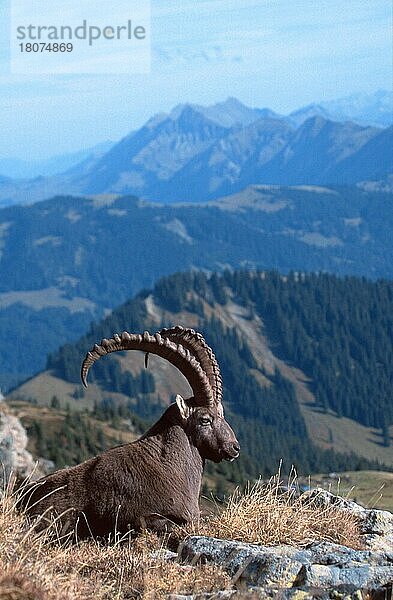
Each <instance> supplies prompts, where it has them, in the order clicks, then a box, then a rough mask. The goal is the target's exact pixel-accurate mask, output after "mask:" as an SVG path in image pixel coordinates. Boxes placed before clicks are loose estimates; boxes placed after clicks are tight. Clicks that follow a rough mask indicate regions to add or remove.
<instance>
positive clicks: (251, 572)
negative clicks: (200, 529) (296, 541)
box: [180, 536, 311, 588]
mask: <svg viewBox="0 0 393 600" xmlns="http://www.w3.org/2000/svg"><path fill="white" fill-rule="evenodd" d="M180 557H181V559H183V560H192V561H193V562H194V563H195V561H196V560H201V561H207V562H214V563H216V564H218V565H220V566H221V567H223V568H224V569H225V570H226V571H227V572H228V573H229V574H230V575H231V577H232V578H233V580H234V581H235V582H238V583H240V584H241V583H246V584H247V585H252V586H259V587H260V586H266V585H269V586H270V585H273V586H274V585H277V586H280V587H284V588H286V587H290V586H292V585H294V583H295V581H296V579H297V577H298V574H299V572H300V570H301V568H302V566H303V564H307V562H308V560H309V559H310V557H311V554H310V552H309V551H308V550H298V549H297V548H293V547H291V546H278V547H275V548H270V547H267V546H258V545H256V544H244V543H242V542H234V541H230V540H219V539H216V538H209V537H204V536H192V537H190V538H188V539H187V540H186V541H185V543H184V544H183V547H182V548H181V552H180Z"/></svg>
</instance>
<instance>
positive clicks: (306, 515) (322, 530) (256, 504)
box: [186, 473, 362, 548]
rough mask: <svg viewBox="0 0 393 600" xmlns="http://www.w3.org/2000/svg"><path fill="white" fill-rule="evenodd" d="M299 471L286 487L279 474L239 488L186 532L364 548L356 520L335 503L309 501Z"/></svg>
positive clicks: (266, 541)
mask: <svg viewBox="0 0 393 600" xmlns="http://www.w3.org/2000/svg"><path fill="white" fill-rule="evenodd" d="M296 482H297V480H296V475H294V476H293V477H290V480H289V482H288V486H287V488H288V489H289V490H290V491H283V487H282V482H281V480H280V473H278V474H277V475H276V476H274V477H272V478H271V479H270V481H269V482H268V483H267V484H261V482H257V483H256V484H254V485H252V486H250V485H249V486H248V487H247V488H246V490H245V491H244V492H242V493H241V492H240V491H239V490H236V491H235V492H234V493H233V494H232V495H231V496H230V497H229V499H228V502H227V504H226V506H225V508H224V509H223V510H221V511H220V510H218V511H216V514H215V515H213V516H210V517H208V518H206V519H203V520H201V521H200V523H198V524H195V525H192V526H190V527H188V528H187V529H186V533H187V534H188V535H190V534H192V535H208V536H214V537H218V538H224V539H231V540H236V541H241V542H250V543H254V544H261V545H266V546H275V545H278V544H289V545H293V546H298V547H304V546H307V545H309V544H311V543H312V542H315V541H321V540H327V541H329V542H335V543H338V544H343V545H346V546H350V547H352V548H361V547H362V543H361V537H360V526H359V521H358V519H357V518H356V517H355V516H354V515H352V514H350V513H348V512H344V511H342V510H339V509H337V508H335V507H334V506H328V507H320V506H318V505H317V504H318V503H317V502H315V501H314V502H312V503H311V502H310V503H307V504H306V503H305V502H304V501H303V500H302V497H301V496H298V494H297V490H296Z"/></svg>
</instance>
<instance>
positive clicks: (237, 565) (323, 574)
mask: <svg viewBox="0 0 393 600" xmlns="http://www.w3.org/2000/svg"><path fill="white" fill-rule="evenodd" d="M316 499H317V500H318V502H319V503H322V504H323V503H325V505H327V504H334V505H335V506H336V507H338V508H339V509H340V510H343V511H351V512H352V513H354V514H356V515H357V516H358V517H359V520H360V524H361V531H362V535H361V540H362V545H363V546H364V548H363V549H361V550H354V549H352V548H349V547H347V546H343V545H339V544H334V543H330V542H327V541H323V542H316V543H313V544H311V545H309V546H308V547H306V548H295V547H292V546H286V545H282V546H275V547H269V546H259V545H256V544H246V543H241V542H235V541H231V540H221V539H216V538H209V537H204V536H192V537H189V538H188V539H186V540H185V541H184V542H183V544H182V546H181V547H180V549H179V558H180V559H181V560H182V561H188V562H192V563H193V564H195V563H196V562H197V561H206V562H211V563H215V564H217V565H220V566H221V567H223V568H224V569H225V570H226V571H227V572H228V573H229V574H230V576H231V577H232V580H233V583H234V586H235V588H237V590H243V591H242V592H241V593H240V591H236V590H235V591H234V592H233V596H232V597H233V598H236V597H239V598H241V597H243V598H246V597H249V598H283V599H285V598H288V599H290V598H293V599H296V600H298V599H299V600H308V599H312V598H319V599H323V598H326V599H328V598H343V599H344V598H345V599H346V600H350V599H354V600H355V599H356V600H360V599H361V598H365V597H368V598H370V599H372V598H375V599H378V600H379V599H381V600H392V583H393V515H392V514H391V513H389V512H387V511H381V510H368V509H365V508H363V507H362V506H360V505H358V504H356V503H354V502H349V501H347V500H344V499H343V498H339V497H338V496H333V495H332V494H329V493H328V492H324V491H323V490H316V491H312V492H309V493H307V494H304V501H305V502H308V501H310V500H312V501H313V502H315V500H316ZM226 593H228V592H226ZM367 594H368V596H366V595H367ZM213 597H217V598H219V597H220V596H219V595H217V596H213ZM226 597H227V596H226Z"/></svg>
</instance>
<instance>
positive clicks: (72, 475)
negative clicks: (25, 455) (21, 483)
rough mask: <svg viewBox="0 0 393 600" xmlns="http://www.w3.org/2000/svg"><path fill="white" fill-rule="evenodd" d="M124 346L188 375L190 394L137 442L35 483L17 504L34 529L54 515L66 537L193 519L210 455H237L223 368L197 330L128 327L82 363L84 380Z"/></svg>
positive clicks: (159, 528) (164, 526)
mask: <svg viewBox="0 0 393 600" xmlns="http://www.w3.org/2000/svg"><path fill="white" fill-rule="evenodd" d="M123 350H141V351H143V352H145V353H146V360H145V364H146V366H147V361H148V355H149V354H150V353H152V354H156V355H158V356H161V357H162V358H165V359H166V360H168V361H169V362H170V363H172V364H173V365H174V366H175V367H177V368H178V369H179V370H180V372H181V373H182V374H183V375H184V376H185V377H186V379H187V381H188V382H189V384H190V387H191V389H192V392H193V395H192V396H191V397H190V398H186V399H184V398H182V396H180V395H177V396H176V402H175V403H173V404H171V405H170V406H169V407H168V408H167V410H166V411H165V412H164V414H163V415H162V416H161V418H160V419H159V420H158V421H157V422H156V423H155V424H154V425H153V426H152V427H151V428H150V429H149V430H148V431H147V432H146V433H145V434H144V435H143V436H142V437H141V438H139V439H138V440H136V441H135V442H132V443H130V444H125V445H122V446H118V447H116V448H112V449H110V450H107V451H106V452H104V453H102V454H100V455H99V456H96V457H94V458H91V459H90V460H87V461H86V462H84V463H82V464H79V465H76V466H74V467H70V468H66V469H62V470H59V471H56V472H54V473H52V474H51V475H48V476H46V477H44V478H42V479H41V480H39V481H38V482H36V483H34V484H31V486H29V487H28V489H27V491H26V490H25V492H24V494H23V497H22V499H21V501H20V504H21V505H22V506H23V507H24V508H25V510H26V511H27V514H28V515H29V517H31V518H34V519H36V521H35V522H36V528H37V529H41V528H44V527H46V526H47V524H48V522H50V521H51V520H53V518H56V519H57V523H58V528H57V529H58V530H60V532H61V534H62V535H69V534H72V535H75V536H76V537H77V538H78V539H83V538H86V537H89V536H105V537H106V536H108V535H111V534H114V533H117V534H123V533H126V532H128V531H130V530H139V529H141V528H145V527H147V528H149V529H152V530H154V531H157V532H159V533H160V532H164V531H168V530H170V529H171V527H173V525H184V524H187V523H189V522H191V521H196V520H198V518H199V514H200V513H199V494H200V489H201V483H202V475H203V469H204V464H205V461H206V460H212V461H214V462H220V461H222V460H230V461H232V460H234V459H235V458H237V457H238V456H239V451H240V446H239V443H238V441H237V439H236V436H235V434H234V432H233V430H232V429H231V427H230V426H229V424H228V423H227V421H226V420H225V418H224V411H223V406H222V379H221V374H220V369H219V366H218V363H217V360H216V358H215V355H214V353H213V351H212V349H211V348H210V347H209V346H208V344H207V343H206V341H205V339H204V338H203V336H202V335H201V334H200V333H196V332H195V331H194V330H193V329H184V328H183V327H180V326H176V327H173V328H171V329H162V330H161V331H159V332H157V333H156V334H155V335H150V334H149V333H148V332H145V333H144V334H143V335H139V334H130V333H128V332H124V333H123V334H121V335H117V334H116V335H114V336H113V338H111V339H109V340H107V339H104V340H102V341H101V343H100V344H99V345H97V344H96V345H95V346H94V347H93V349H92V350H91V351H90V352H88V353H87V355H86V357H85V359H84V361H83V364H82V369H81V377H82V381H83V384H84V385H87V374H88V371H89V369H90V367H91V366H92V365H93V363H94V362H95V361H96V360H98V359H99V358H100V357H101V356H104V355H106V354H109V353H111V352H116V351H123Z"/></svg>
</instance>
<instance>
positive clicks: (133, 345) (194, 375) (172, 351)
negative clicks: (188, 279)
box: [81, 331, 215, 406]
mask: <svg viewBox="0 0 393 600" xmlns="http://www.w3.org/2000/svg"><path fill="white" fill-rule="evenodd" d="M122 350H141V351H142V352H147V353H149V354H156V355H157V356H161V357H162V358H165V359H166V360H167V361H168V362H170V363H171V364H172V365H174V366H175V367H176V368H177V369H179V371H180V372H181V373H182V374H183V375H184V377H185V378H186V379H187V381H188V383H189V384H190V386H191V389H192V391H193V395H194V403H195V404H196V405H198V406H206V405H212V404H214V402H215V398H214V393H213V390H212V386H211V384H210V381H209V378H208V376H207V374H206V373H205V371H204V369H203V367H202V366H201V364H200V362H199V361H198V359H197V358H196V357H195V356H193V355H192V354H191V353H190V351H189V350H188V349H186V348H185V347H184V346H183V345H182V344H177V343H175V342H173V341H172V340H170V339H169V338H165V337H163V336H161V335H160V333H156V334H155V335H150V333H149V332H148V331H145V333H144V334H143V335H140V334H134V333H128V331H124V332H123V333H122V334H121V336H120V335H118V334H115V335H114V336H113V338H111V339H109V340H107V339H103V340H102V341H101V343H100V344H99V345H98V344H95V346H93V348H92V349H91V350H90V352H88V353H87V354H86V357H85V359H84V361H83V363H82V368H81V378H82V382H83V385H84V386H85V387H87V374H88V372H89V369H90V367H91V366H92V365H93V364H94V363H95V362H96V360H98V359H99V358H101V356H104V355H106V354H110V353H111V352H119V351H122Z"/></svg>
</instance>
